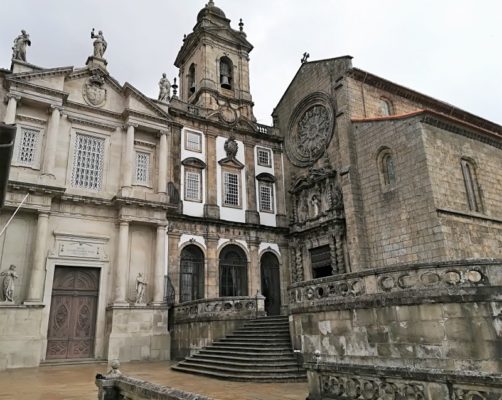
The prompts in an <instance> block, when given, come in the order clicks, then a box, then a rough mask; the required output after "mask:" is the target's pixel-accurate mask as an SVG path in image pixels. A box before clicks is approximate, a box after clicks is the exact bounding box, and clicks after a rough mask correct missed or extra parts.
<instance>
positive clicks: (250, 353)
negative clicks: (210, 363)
mask: <svg viewBox="0 0 502 400" xmlns="http://www.w3.org/2000/svg"><path fill="white" fill-rule="evenodd" d="M196 354H213V355H222V356H230V355H235V356H238V357H254V358H262V357H285V356H290V355H292V354H293V352H292V351H291V350H289V349H288V350H287V351H265V352H256V351H253V350H246V349H244V350H241V349H232V351H230V352H229V351H228V349H218V348H212V347H205V348H204V349H202V350H200V351H199V353H196ZM293 357H294V356H293Z"/></svg>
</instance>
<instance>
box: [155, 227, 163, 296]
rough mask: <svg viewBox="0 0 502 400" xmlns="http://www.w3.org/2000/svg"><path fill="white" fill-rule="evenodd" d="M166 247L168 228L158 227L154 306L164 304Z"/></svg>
mask: <svg viewBox="0 0 502 400" xmlns="http://www.w3.org/2000/svg"><path fill="white" fill-rule="evenodd" d="M165 246H166V227H165V226H163V225H159V226H157V238H156V242H155V270H154V282H153V304H154V305H160V304H162V303H164V256H165Z"/></svg>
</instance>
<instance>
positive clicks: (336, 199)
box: [331, 183, 343, 210]
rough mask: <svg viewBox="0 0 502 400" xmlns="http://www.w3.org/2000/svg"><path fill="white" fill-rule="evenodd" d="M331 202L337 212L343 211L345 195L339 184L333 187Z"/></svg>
mask: <svg viewBox="0 0 502 400" xmlns="http://www.w3.org/2000/svg"><path fill="white" fill-rule="evenodd" d="M331 201H332V206H333V208H334V209H335V210H343V193H342V188H341V187H340V185H339V184H338V183H335V184H334V185H333V184H332V185H331Z"/></svg>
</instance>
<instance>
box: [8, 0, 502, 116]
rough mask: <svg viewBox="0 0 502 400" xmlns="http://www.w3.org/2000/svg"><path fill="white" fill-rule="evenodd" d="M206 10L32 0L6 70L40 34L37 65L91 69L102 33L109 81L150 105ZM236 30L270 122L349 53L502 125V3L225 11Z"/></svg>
mask: <svg viewBox="0 0 502 400" xmlns="http://www.w3.org/2000/svg"><path fill="white" fill-rule="evenodd" d="M205 2H207V0H143V1H141V2H140V1H133V0H106V1H105V0H88V1H76V0H73V1H70V0H44V1H41V0H23V1H9V2H8V10H6V7H7V4H4V10H3V12H2V18H1V24H0V33H1V35H0V38H1V40H0V66H2V67H5V68H9V66H10V57H11V46H12V41H13V39H14V38H15V37H16V36H17V35H18V34H19V31H20V30H21V29H26V30H27V32H28V33H29V34H30V37H31V41H32V46H31V47H30V48H28V61H29V62H31V63H33V64H36V65H40V66H43V67H56V66H67V65H73V66H75V67H81V66H83V65H84V63H85V61H86V59H87V56H89V55H90V54H91V52H92V41H91V39H90V31H91V28H92V27H95V28H96V30H103V33H104V35H105V38H106V40H107V42H108V50H107V52H106V58H107V60H108V70H109V72H110V73H111V74H112V76H114V77H115V78H116V79H117V80H119V81H120V82H121V83H124V82H125V81H128V82H130V83H131V84H132V85H134V86H135V87H137V88H138V89H140V90H141V91H143V92H144V93H145V94H146V95H148V96H150V97H156V96H157V93H158V87H157V82H158V80H159V78H160V76H161V73H162V72H167V74H168V77H170V80H171V81H172V77H174V76H177V74H178V71H177V69H176V68H175V67H174V66H173V62H174V59H175V57H176V54H177V52H178V50H179V48H180V46H181V44H182V38H183V34H184V33H189V32H191V30H192V28H193V26H194V25H195V22H196V16H197V13H198V11H199V10H200V9H201V8H202V7H203V6H204V4H205ZM215 3H216V5H217V6H218V7H220V8H222V9H223V10H224V11H225V13H226V15H227V17H228V18H230V19H231V20H232V26H233V27H234V29H237V28H238V26H237V24H238V21H239V18H243V20H244V23H245V27H244V29H245V31H246V33H247V35H248V40H249V41H250V42H251V43H252V44H253V45H254V46H255V49H254V50H253V52H252V53H251V61H250V62H251V92H252V95H253V99H254V102H255V104H256V105H255V115H256V117H257V118H258V120H259V121H260V122H262V123H268V124H269V123H271V118H270V114H271V112H272V110H273V108H274V106H275V105H276V104H277V102H278V101H279V99H280V97H281V95H282V93H283V92H284V90H285V89H286V87H287V85H288V84H289V82H290V81H291V79H292V78H293V76H294V74H295V73H296V71H297V69H298V67H299V66H300V59H301V55H302V53H303V52H304V51H308V52H309V53H310V55H311V58H310V60H316V59H323V58H330V57H335V56H340V55H346V54H350V55H352V56H354V59H353V65H354V66H356V67H358V68H361V69H365V70H367V71H369V72H372V73H374V74H376V75H379V76H381V77H383V78H386V79H389V80H391V81H394V82H396V83H399V84H402V85H404V86H407V87H410V88H412V89H415V90H417V91H419V92H422V93H425V94H428V95H430V96H433V97H436V98H438V99H440V100H443V101H446V102H449V103H451V104H454V105H456V106H458V107H460V108H463V109H465V110H467V111H470V112H472V113H474V114H477V115H479V116H481V117H484V118H486V119H489V120H492V121H494V122H497V123H502V113H501V110H502V107H501V103H502V78H501V76H500V73H501V72H502V51H501V43H502V2H500V1H498V0H478V1H474V0H472V1H467V0H309V1H304V0H303V1H302V0H253V1H249V0H247V1H246V0H215Z"/></svg>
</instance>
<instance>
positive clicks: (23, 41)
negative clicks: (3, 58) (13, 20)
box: [12, 29, 31, 61]
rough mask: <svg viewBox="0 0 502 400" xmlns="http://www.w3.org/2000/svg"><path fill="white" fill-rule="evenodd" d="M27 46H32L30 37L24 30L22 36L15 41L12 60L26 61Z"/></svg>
mask: <svg viewBox="0 0 502 400" xmlns="http://www.w3.org/2000/svg"><path fill="white" fill-rule="evenodd" d="M26 46H31V40H30V35H28V34H27V33H26V31H25V30H24V29H23V30H22V31H21V34H20V35H19V36H18V37H17V38H15V39H14V46H12V59H13V60H21V61H26Z"/></svg>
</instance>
